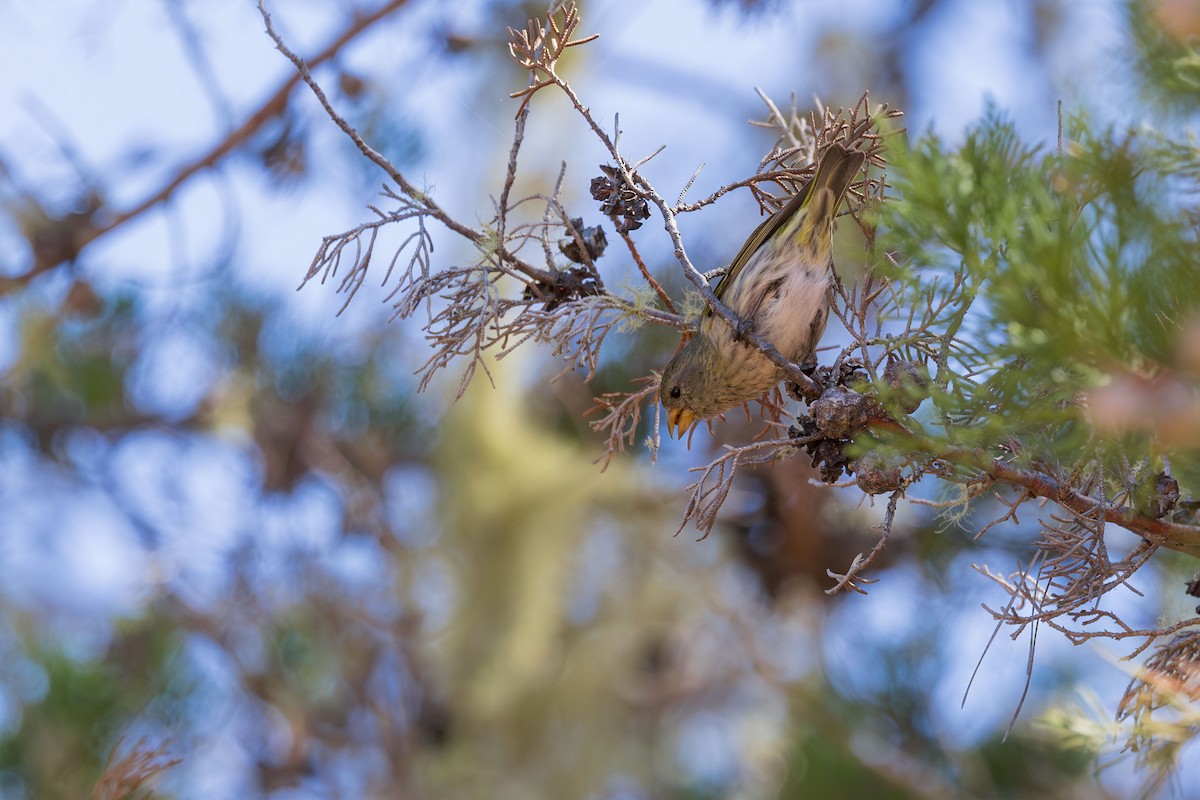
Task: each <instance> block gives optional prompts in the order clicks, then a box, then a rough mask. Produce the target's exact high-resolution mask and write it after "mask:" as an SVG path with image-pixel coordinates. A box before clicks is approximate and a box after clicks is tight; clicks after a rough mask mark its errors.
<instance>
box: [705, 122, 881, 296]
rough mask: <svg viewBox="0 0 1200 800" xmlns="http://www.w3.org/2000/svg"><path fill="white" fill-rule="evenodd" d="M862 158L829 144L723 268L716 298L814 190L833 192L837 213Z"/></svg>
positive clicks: (834, 211) (806, 200)
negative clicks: (810, 172) (809, 173)
mask: <svg viewBox="0 0 1200 800" xmlns="http://www.w3.org/2000/svg"><path fill="white" fill-rule="evenodd" d="M863 159H864V156H863V154H862V153H860V152H858V151H856V150H847V149H846V148H845V147H844V146H843V145H842V144H840V143H834V144H831V145H830V146H829V147H828V148H827V149H826V150H825V153H824V154H823V155H822V157H821V163H820V165H819V166H818V167H817V174H816V175H814V176H813V179H812V180H811V181H809V182H808V183H806V184H805V185H804V186H803V188H801V189H800V191H798V192H796V196H795V197H793V198H792V199H791V200H789V201H788V202H787V205H785V206H784V207H783V208H781V209H779V211H777V212H775V213H774V214H772V215H771V216H770V217H768V218H767V219H765V220H763V222H762V224H760V225H759V226H758V227H757V228H755V229H754V233H752V234H750V238H749V239H747V240H746V243H745V244H743V245H742V249H741V250H739V251H738V254H737V256H735V257H734V259H733V263H732V264H730V265H729V269H727V270H726V271H725V274H724V275H723V276H722V277H721V281H720V283H718V284H717V288H716V289H714V292H715V293H716V295H717V298H718V299H721V298H722V296H723V294H724V293H725V291H726V290H728V288H729V287H730V286H731V285H732V284H733V282H734V280H735V279H736V278H737V276H738V273H740V272H741V271H742V269H743V268H744V267H745V266H746V264H747V263H749V261H750V259H751V257H752V256H753V255H754V254H755V253H756V252H758V248H760V247H762V245H763V243H764V242H766V241H767V240H768V239H770V238H771V237H772V236H773V235H774V234H775V233H776V231H778V230H779V228H780V227H781V226H783V225H784V224H786V223H787V222H788V221H789V220H790V219H791V218H792V217H794V216H795V215H796V213H797V212H799V211H800V209H802V208H804V207H805V206H806V205H807V204H808V202H809V200H811V199H812V196H813V193H814V192H815V191H816V190H817V189H820V188H823V187H827V188H828V189H829V190H830V191H831V192H832V193H833V196H834V199H835V202H834V204H833V209H832V211H831V212H830V213H836V212H837V206H838V205H839V204H840V203H841V201H842V196H843V195H844V194H845V193H846V189H847V187H849V185H850V181H851V179H852V178H853V177H854V173H856V172H858V170H859V168H861V167H862V162H863ZM705 313H706V314H711V313H712V309H707V310H706V311H705Z"/></svg>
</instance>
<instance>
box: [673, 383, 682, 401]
mask: <svg viewBox="0 0 1200 800" xmlns="http://www.w3.org/2000/svg"><path fill="white" fill-rule="evenodd" d="M681 394H683V391H682V390H681V389H680V388H679V387H678V386H672V387H671V391H670V395H671V399H672V400H678V399H679V395H681Z"/></svg>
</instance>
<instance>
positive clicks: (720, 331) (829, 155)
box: [659, 144, 866, 436]
mask: <svg viewBox="0 0 1200 800" xmlns="http://www.w3.org/2000/svg"><path fill="white" fill-rule="evenodd" d="M865 158H866V157H865V156H864V155H863V154H862V153H861V152H858V151H856V150H848V149H847V148H846V147H844V146H843V145H841V144H832V145H830V146H829V147H827V148H826V149H825V151H824V153H822V154H821V157H820V163H819V164H818V166H817V172H816V175H814V176H813V179H812V180H811V181H810V182H809V183H808V184H807V185H806V186H805V187H804V188H803V189H801V190H800V192H799V193H797V194H796V196H795V197H793V198H792V199H791V200H789V201H788V204H787V205H785V206H784V207H783V208H782V209H780V210H779V211H778V212H776V213H775V214H774V215H772V216H771V217H770V218H768V219H767V220H766V221H764V222H763V223H762V224H761V225H759V226H758V227H757V228H756V229H755V230H754V233H752V234H750V238H749V239H747V240H746V243H745V244H744V245H742V249H741V250H740V251H739V252H738V254H737V257H736V258H735V259H734V260H733V263H732V264H731V265H730V266H729V269H728V270H727V271H726V272H725V275H724V276H723V277H722V278H721V282H720V283H718V284H717V288H716V289H715V290H714V291H715V294H716V295H717V298H718V299H719V300H720V301H721V302H722V303H724V304H725V305H726V306H728V307H729V309H730V310H731V311H733V313H734V314H736V315H737V316H738V318H739V319H740V320H741V326H740V329H737V330H735V329H734V328H732V327H731V326H730V325H729V324H728V323H726V322H725V321H724V320H723V319H721V318H719V317H718V316H717V315H716V314H714V313H713V311H712V309H711V308H708V309H705V311H704V314H703V315H702V317H701V319H700V324H699V326H698V329H697V331H696V334H695V335H694V336H693V337H692V338H691V339H690V340H689V341H688V343H687V344H686V345H685V346H684V347H683V349H682V350H680V351H679V352H678V353H676V354H675V357H674V358H672V359H671V361H670V362H669V363H668V364H667V366H666V368H665V369H663V373H662V380H661V381H660V385H659V398H660V399H661V400H662V404H663V406H664V407H665V408H666V409H667V431H668V432H670V433H671V434H672V435H679V436H683V434H684V433H685V432H687V431H688V430H690V429H691V427H692V426H693V425H695V424H696V422H697V421H698V420H701V419H708V418H710V417H715V416H716V415H718V414H720V413H722V412H723V411H727V410H728V409H730V408H733V407H734V406H736V405H738V404H740V403H744V402H746V401H748V400H754V399H756V398H758V397H760V396H762V394H763V393H764V392H766V391H768V390H770V389H771V388H772V387H774V386H775V385H776V384H777V383H779V380H780V377H781V376H780V370H779V368H778V367H776V366H775V365H774V364H772V363H771V361H770V360H769V359H767V357H766V356H764V355H763V354H762V353H761V352H759V351H758V350H757V349H755V348H754V347H753V346H752V345H750V344H749V343H748V342H746V341H744V339H743V337H742V335H741V334H742V332H744V331H746V330H752V331H754V332H755V333H756V334H758V335H759V336H761V337H762V338H764V339H766V340H767V341H768V342H770V343H772V344H773V345H775V347H776V349H778V350H779V352H780V353H782V354H783V355H784V356H785V357H786V358H787V359H788V360H790V361H792V362H794V363H801V362H803V361H804V360H805V359H807V358H809V357H810V356H811V355H812V354H813V351H815V350H816V347H817V342H818V341H819V340H820V339H821V334H822V333H823V332H824V331H825V324H826V322H827V321H828V319H829V286H830V283H831V281H832V280H833V252H832V251H833V243H832V238H833V219H834V217H835V216H837V210H838V207H839V206H840V205H841V203H842V198H843V197H844V196H845V194H846V190H847V189H848V188H849V187H850V183H851V182H852V181H853V180H854V176H855V174H856V173H857V172H858V171H859V170H860V169H862V165H863V161H864V159H865Z"/></svg>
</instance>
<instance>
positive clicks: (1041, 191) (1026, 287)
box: [880, 110, 1200, 465]
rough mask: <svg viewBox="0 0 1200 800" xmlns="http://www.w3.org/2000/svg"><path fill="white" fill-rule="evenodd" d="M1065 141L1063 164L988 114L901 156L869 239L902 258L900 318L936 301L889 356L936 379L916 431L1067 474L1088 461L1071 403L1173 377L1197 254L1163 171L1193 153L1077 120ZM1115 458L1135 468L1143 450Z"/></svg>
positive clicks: (1144, 446) (1192, 308)
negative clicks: (929, 370) (1132, 381)
mask: <svg viewBox="0 0 1200 800" xmlns="http://www.w3.org/2000/svg"><path fill="white" fill-rule="evenodd" d="M1064 133H1065V136H1066V140H1067V143H1066V144H1065V146H1064V148H1063V152H1062V153H1061V154H1060V153H1057V152H1053V151H1044V150H1042V149H1040V148H1038V147H1036V146H1032V145H1028V144H1026V143H1023V142H1022V141H1021V140H1020V138H1019V137H1018V135H1017V133H1016V131H1015V130H1014V128H1013V126H1012V124H1011V123H1010V122H1009V121H1007V120H1006V119H1005V118H1004V116H1003V115H1002V114H1000V113H999V112H997V111H995V110H992V111H990V112H989V113H987V114H986V115H985V116H984V118H983V119H982V120H981V121H980V122H979V123H978V124H977V125H976V126H974V127H973V128H972V129H971V130H970V131H969V132H968V133H967V136H966V141H965V142H964V144H963V145H962V147H960V148H956V149H951V148H947V147H946V146H945V144H944V143H943V142H942V141H941V140H940V139H939V138H938V137H937V136H934V135H932V134H927V135H924V136H921V137H918V138H917V139H916V140H915V141H913V142H911V143H907V144H904V143H898V144H897V145H896V146H895V147H894V148H893V150H892V153H891V157H892V165H891V169H892V173H891V175H892V180H893V184H894V190H895V194H896V198H895V200H894V201H893V202H890V203H888V204H886V205H885V206H884V208H883V210H882V212H881V227H882V231H881V234H880V237H881V240H884V241H887V242H888V245H889V247H890V248H894V249H895V250H897V251H899V252H900V253H902V254H903V255H904V261H903V262H902V263H901V264H900V266H898V267H896V268H894V269H893V271H892V277H893V278H894V279H895V280H897V281H898V282H899V283H900V284H901V285H902V286H903V287H904V290H905V293H904V298H905V299H903V300H901V301H900V306H901V307H902V308H903V307H905V303H906V302H907V301H912V302H914V303H915V302H919V301H918V298H921V297H924V296H929V297H933V298H938V299H939V300H940V299H943V298H944V300H945V307H942V303H940V302H932V303H930V304H928V305H927V306H926V309H925V313H924V315H923V316H920V315H919V316H918V319H917V322H918V324H917V325H916V326H914V328H915V332H913V333H911V334H909V335H908V336H906V337H902V338H901V339H900V340H899V343H898V344H900V345H904V346H908V347H910V348H912V349H913V350H914V351H915V352H917V353H923V354H925V356H926V357H927V358H928V360H929V361H930V362H931V364H932V365H933V366H935V367H936V380H935V384H936V387H935V389H934V393H933V401H934V402H933V405H934V407H935V409H936V414H935V416H934V417H933V418H932V419H930V418H926V421H927V423H928V424H929V426H930V427H929V430H932V431H939V432H940V434H941V435H942V436H944V437H946V438H947V439H949V440H951V441H955V442H960V443H966V444H972V445H979V446H989V447H990V446H996V445H997V444H999V443H1002V442H1004V441H1005V440H1006V439H1009V438H1014V437H1015V438H1017V439H1020V440H1022V441H1023V442H1024V444H1026V445H1027V446H1030V447H1032V448H1033V449H1034V455H1036V456H1037V457H1039V458H1047V457H1048V458H1053V459H1055V460H1058V461H1063V462H1066V463H1067V464H1068V465H1070V464H1072V463H1075V461H1076V460H1077V459H1078V458H1080V457H1081V455H1090V454H1091V451H1090V449H1089V448H1090V447H1091V445H1090V444H1089V442H1090V434H1089V431H1088V428H1087V426H1086V425H1084V424H1082V413H1083V412H1082V410H1081V403H1080V398H1081V393H1083V392H1086V391H1087V390H1089V389H1092V388H1094V387H1096V386H1098V385H1102V384H1104V383H1106V382H1107V381H1108V380H1109V379H1110V378H1111V376H1113V375H1117V374H1121V373H1124V372H1141V371H1147V370H1150V371H1153V370H1154V369H1155V368H1158V367H1166V366H1170V365H1171V364H1172V363H1173V361H1174V354H1175V351H1176V349H1177V348H1178V346H1179V337H1180V332H1181V330H1182V328H1183V325H1184V323H1185V322H1186V321H1187V320H1188V319H1189V318H1190V317H1192V316H1193V315H1195V314H1196V313H1197V310H1198V309H1200V293H1196V292H1193V291H1181V290H1180V289H1181V287H1188V286H1192V285H1194V283H1195V280H1196V275H1197V267H1196V263H1195V252H1196V249H1197V244H1198V243H1197V237H1196V229H1195V226H1194V225H1193V224H1192V223H1191V220H1190V219H1189V217H1188V214H1187V209H1186V208H1182V207H1181V205H1180V202H1179V198H1178V195H1177V194H1176V193H1175V192H1174V191H1173V189H1176V190H1177V187H1175V186H1174V185H1173V184H1172V181H1171V180H1170V179H1171V178H1172V177H1173V176H1172V175H1171V174H1169V173H1168V172H1166V171H1165V169H1164V168H1165V167H1167V166H1169V165H1170V164H1171V163H1174V162H1177V161H1178V160H1179V158H1180V156H1181V154H1182V153H1190V155H1191V157H1192V158H1194V157H1195V150H1194V148H1191V147H1190V146H1189V145H1188V144H1187V143H1185V142H1179V141H1170V140H1167V139H1165V138H1164V137H1162V136H1157V135H1146V136H1143V135H1139V134H1137V133H1136V132H1124V131H1118V130H1116V129H1108V130H1105V131H1101V132H1096V131H1095V126H1094V125H1093V124H1091V123H1090V122H1089V121H1088V120H1087V119H1086V118H1085V117H1082V116H1079V117H1075V118H1072V119H1070V120H1069V121H1068V123H1067V124H1066V126H1065V131H1064ZM1131 448H1132V449H1131ZM1120 449H1121V451H1122V452H1123V453H1124V455H1125V457H1127V458H1130V459H1131V460H1136V459H1139V458H1144V457H1146V456H1147V455H1148V454H1149V443H1148V442H1147V441H1145V440H1144V439H1143V440H1142V441H1139V442H1134V441H1122V442H1121V443H1120Z"/></svg>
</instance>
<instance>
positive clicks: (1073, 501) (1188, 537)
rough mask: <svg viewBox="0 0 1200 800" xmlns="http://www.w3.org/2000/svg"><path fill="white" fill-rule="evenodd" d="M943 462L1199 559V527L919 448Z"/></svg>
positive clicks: (1030, 475) (998, 463)
mask: <svg viewBox="0 0 1200 800" xmlns="http://www.w3.org/2000/svg"><path fill="white" fill-rule="evenodd" d="M921 449H923V450H926V452H929V453H930V454H931V455H935V456H936V457H937V458H939V459H942V460H944V461H949V462H953V463H956V464H963V465H967V466H971V467H974V468H975V469H978V470H981V471H983V472H985V473H987V474H988V475H989V476H991V477H992V478H994V479H995V480H998V481H1003V482H1005V483H1009V484H1012V485H1014V486H1021V487H1023V488H1024V489H1025V490H1026V491H1028V492H1029V493H1030V494H1031V495H1034V496H1036V497H1043V498H1046V499H1048V500H1053V501H1054V502H1056V503H1058V504H1059V505H1061V506H1063V507H1064V508H1068V509H1070V510H1071V511H1074V512H1075V513H1076V514H1080V515H1083V516H1088V517H1092V518H1099V517H1098V515H1099V514H1103V517H1104V521H1105V522H1108V523H1111V524H1113V525H1118V526H1120V527H1122V528H1125V529H1126V530H1129V531H1132V532H1134V533H1136V534H1138V535H1139V536H1141V537H1142V538H1143V539H1145V540H1146V541H1148V542H1151V543H1153V544H1160V545H1162V546H1163V547H1166V548H1168V549H1171V550H1176V551H1178V552H1181V553H1187V554H1188V555H1192V556H1196V557H1200V528H1198V527H1196V526H1194V525H1181V524H1179V523H1177V522H1168V521H1167V520H1162V519H1153V518H1151V517H1146V516H1142V515H1140V514H1138V513H1136V512H1135V511H1133V510H1132V509H1130V508H1122V507H1117V506H1112V505H1108V504H1105V503H1102V502H1101V501H1100V500H1097V499H1096V498H1094V497H1089V496H1088V495H1085V494H1082V493H1080V492H1079V491H1078V490H1076V489H1072V488H1070V487H1068V486H1064V485H1062V484H1061V483H1059V482H1058V481H1057V480H1055V479H1054V478H1053V477H1051V476H1049V475H1046V474H1045V473H1041V472H1034V471H1033V470H1027V469H1021V468H1020V467H1017V466H1014V465H1012V464H1010V463H1008V462H1006V461H1002V460H1000V459H998V458H989V457H988V456H986V455H985V454H984V453H982V452H980V451H977V450H970V449H967V448H965V447H955V448H949V449H946V450H943V451H941V452H936V451H937V448H921Z"/></svg>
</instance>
